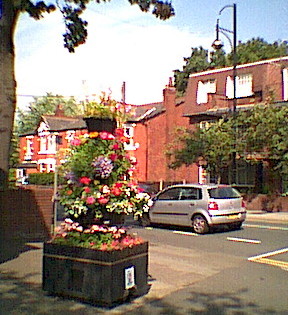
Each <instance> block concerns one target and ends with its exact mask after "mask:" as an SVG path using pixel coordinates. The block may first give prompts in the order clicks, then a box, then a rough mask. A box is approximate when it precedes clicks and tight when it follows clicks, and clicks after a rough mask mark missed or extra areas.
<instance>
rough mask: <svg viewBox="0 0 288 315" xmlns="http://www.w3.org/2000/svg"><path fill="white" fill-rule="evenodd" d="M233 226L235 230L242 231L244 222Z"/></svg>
mask: <svg viewBox="0 0 288 315" xmlns="http://www.w3.org/2000/svg"><path fill="white" fill-rule="evenodd" d="M231 226H232V229H234V230H240V229H241V227H242V222H237V223H233V224H232V225H231Z"/></svg>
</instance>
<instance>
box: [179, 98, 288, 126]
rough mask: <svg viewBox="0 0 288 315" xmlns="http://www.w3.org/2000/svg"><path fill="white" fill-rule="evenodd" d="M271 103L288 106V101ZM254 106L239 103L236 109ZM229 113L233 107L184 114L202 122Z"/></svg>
mask: <svg viewBox="0 0 288 315" xmlns="http://www.w3.org/2000/svg"><path fill="white" fill-rule="evenodd" d="M257 105H259V106H265V105H267V104H264V103H259V104H257ZM271 105H272V106H275V107H283V106H287V107H288V101H284V102H282V101H281V102H274V103H273V104H271ZM253 107H255V104H247V105H238V106H237V107H236V110H237V111H248V110H250V109H251V108H253ZM228 113H232V108H229V107H223V108H212V109H208V110H207V111H205V112H199V113H193V114H186V115H184V116H185V117H190V119H193V122H200V121H203V120H209V119H210V120H211V119H215V118H220V117H221V116H222V115H224V114H228Z"/></svg>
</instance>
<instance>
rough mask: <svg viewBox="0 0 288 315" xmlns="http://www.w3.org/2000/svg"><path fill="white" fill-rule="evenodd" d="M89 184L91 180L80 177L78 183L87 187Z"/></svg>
mask: <svg viewBox="0 0 288 315" xmlns="http://www.w3.org/2000/svg"><path fill="white" fill-rule="evenodd" d="M90 182H91V179H90V178H89V177H81V178H80V183H81V184H84V185H89V184H90Z"/></svg>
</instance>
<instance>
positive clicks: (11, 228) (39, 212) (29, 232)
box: [0, 185, 53, 241]
mask: <svg viewBox="0 0 288 315" xmlns="http://www.w3.org/2000/svg"><path fill="white" fill-rule="evenodd" d="M52 196H53V189H52V188H46V187H44V188H42V187H39V186H32V185H31V186H30V185H29V186H27V187H25V188H21V189H17V190H16V189H15V190H8V191H6V192H0V204H1V231H2V235H4V238H5V239H6V240H13V239H19V238H21V239H25V240H27V241H43V240H47V239H49V238H50V235H51V233H50V232H51V224H52V218H53V203H52Z"/></svg>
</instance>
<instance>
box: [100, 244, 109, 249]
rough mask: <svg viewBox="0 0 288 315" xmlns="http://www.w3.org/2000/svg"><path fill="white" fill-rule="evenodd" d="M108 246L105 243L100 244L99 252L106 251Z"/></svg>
mask: <svg viewBox="0 0 288 315" xmlns="http://www.w3.org/2000/svg"><path fill="white" fill-rule="evenodd" d="M107 249H108V245H107V244H106V243H103V244H101V247H100V250H107Z"/></svg>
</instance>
